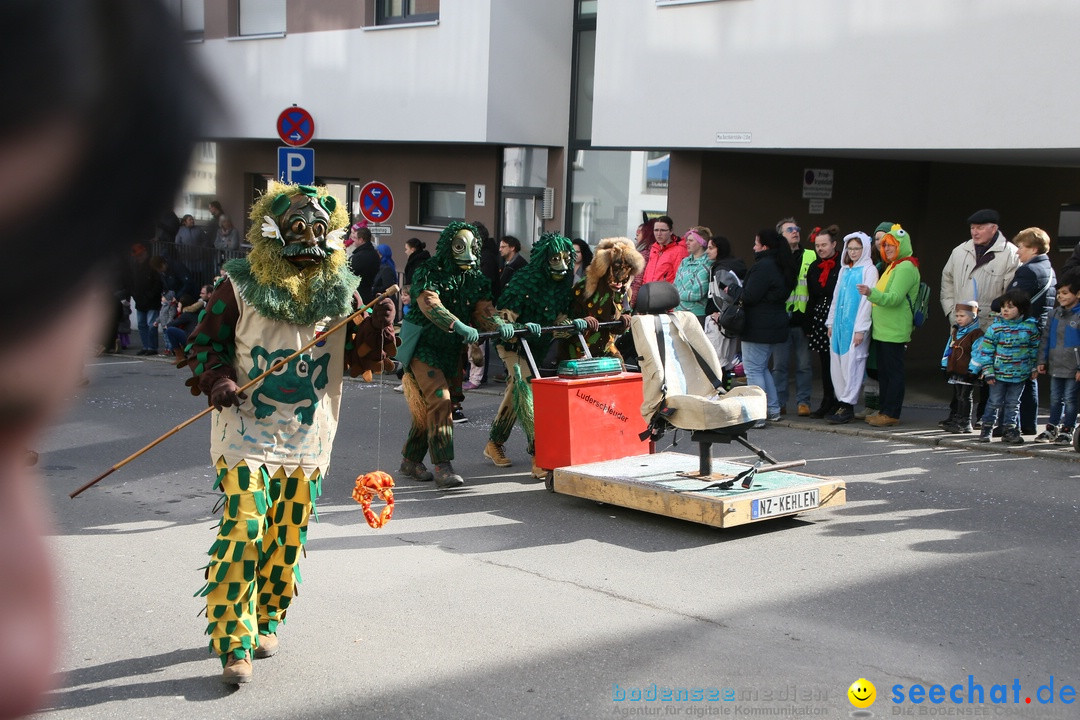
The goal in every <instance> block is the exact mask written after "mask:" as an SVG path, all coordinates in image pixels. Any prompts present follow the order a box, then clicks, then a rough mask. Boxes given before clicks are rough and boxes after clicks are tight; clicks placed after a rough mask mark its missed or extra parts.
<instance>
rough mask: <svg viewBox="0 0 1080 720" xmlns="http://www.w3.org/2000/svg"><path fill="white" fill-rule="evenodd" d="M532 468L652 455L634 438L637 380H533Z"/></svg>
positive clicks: (640, 427)
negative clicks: (533, 448)
mask: <svg viewBox="0 0 1080 720" xmlns="http://www.w3.org/2000/svg"><path fill="white" fill-rule="evenodd" d="M532 391H533V414H534V416H535V427H536V457H535V461H536V464H537V465H539V466H540V467H542V468H544V469H547V470H552V469H554V468H557V467H566V466H568V465H580V464H582V463H591V462H600V461H602V460H617V459H619V458H624V457H630V456H632V455H645V454H648V453H649V452H651V449H650V448H651V443H650V442H649V441H648V440H646V441H642V440H640V439H639V438H638V434H639V433H642V432H644V431H645V427H646V424H645V421H644V420H643V419H642V417H641V400H642V397H641V375H640V373H628V372H623V373H619V374H618V375H605V376H599V377H589V378H537V379H535V380H533V381H532Z"/></svg>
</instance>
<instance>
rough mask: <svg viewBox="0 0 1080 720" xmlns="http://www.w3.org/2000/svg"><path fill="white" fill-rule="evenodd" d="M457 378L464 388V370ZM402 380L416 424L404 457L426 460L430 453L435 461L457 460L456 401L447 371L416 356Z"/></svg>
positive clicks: (412, 426)
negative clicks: (455, 438)
mask: <svg viewBox="0 0 1080 720" xmlns="http://www.w3.org/2000/svg"><path fill="white" fill-rule="evenodd" d="M454 380H455V381H456V382H457V384H458V387H460V386H461V375H460V372H459V374H458V376H457V377H456V378H454ZM402 383H403V384H404V386H405V387H404V390H405V399H406V401H408V403H409V413H410V414H411V415H412V425H411V426H410V427H409V434H408V436H407V437H406V438H405V446H404V447H402V448H401V455H402V457H404V458H405V459H406V460H412V461H413V462H423V461H424V456H425V455H427V454H428V453H429V452H430V454H431V462H433V463H436V464H438V463H445V462H450V461H451V460H453V459H454V422H453V420H451V419H450V413H451V412H452V411H453V400H452V399H451V397H450V383H449V382H447V378H446V376H445V375H443V371H442V370H440V369H439V368H437V367H432V366H431V365H428V364H427V363H425V362H424V361H422V360H420V359H418V358H415V357H414V358H413V359H412V361H411V362H410V363H409V370H408V372H406V373H405V376H404V377H403V378H402Z"/></svg>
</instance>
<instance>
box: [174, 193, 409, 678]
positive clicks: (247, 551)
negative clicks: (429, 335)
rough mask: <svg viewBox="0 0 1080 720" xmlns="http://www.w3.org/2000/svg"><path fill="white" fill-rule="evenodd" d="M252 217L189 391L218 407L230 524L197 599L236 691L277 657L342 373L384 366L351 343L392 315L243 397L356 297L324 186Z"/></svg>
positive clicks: (354, 330)
mask: <svg viewBox="0 0 1080 720" xmlns="http://www.w3.org/2000/svg"><path fill="white" fill-rule="evenodd" d="M251 219H252V221H253V224H252V227H251V230H250V231H249V232H248V236H247V239H248V242H250V243H251V246H252V249H251V252H250V253H249V254H248V256H247V257H246V258H238V259H235V260H230V261H229V262H228V263H226V264H225V268H224V269H225V278H224V279H223V280H222V281H221V282H220V283H219V284H218V286H217V287H216V288H215V289H214V292H213V294H212V295H211V296H210V299H209V300H208V301H207V306H206V309H205V310H204V311H203V313H202V315H201V316H200V320H199V324H198V325H197V326H196V327H195V329H194V330H193V331H192V333H191V335H190V342H189V344H188V346H187V347H186V348H185V352H186V354H187V366H188V367H190V368H191V370H192V371H193V372H194V374H195V377H194V379H193V380H191V381H189V384H192V385H193V392H202V393H205V394H206V395H207V397H208V398H209V400H210V403H211V404H212V405H213V406H214V408H215V411H214V412H213V413H212V414H211V417H212V428H211V435H210V453H211V461H212V462H213V463H214V467H215V468H216V470H217V480H216V484H215V487H217V488H218V489H220V490H221V492H222V495H223V497H222V507H223V516H222V519H221V524H220V526H219V528H218V533H217V539H216V541H215V542H214V544H213V546H212V547H211V548H210V551H209V555H210V563H209V565H208V566H207V568H206V584H205V585H204V586H203V588H202V590H201V591H200V593H199V594H201V595H203V596H205V597H206V613H207V619H208V620H209V625H208V627H207V634H208V635H210V637H211V641H210V648H211V650H212V651H213V652H216V653H217V654H218V655H220V656H221V662H222V665H223V666H224V671H223V673H222V680H223V681H224V682H226V683H230V684H236V683H243V682H248V681H249V680H251V678H252V665H251V659H252V656H254V657H255V658H267V657H270V656H271V655H273V654H274V653H275V652H276V651H277V648H278V638H277V632H278V626H279V624H280V623H281V622H282V621H284V619H285V613H286V610H287V609H288V607H289V604H290V602H291V600H292V598H293V594H294V587H295V584H296V583H297V582H299V580H300V573H299V567H298V562H299V557H300V554H301V552H302V551H303V547H304V542H305V540H306V537H307V524H308V517H309V516H310V514H311V511H312V510H313V508H314V503H315V499H316V498H317V497H318V496H319V494H320V492H321V487H322V479H323V476H324V475H325V474H326V471H327V468H328V465H329V462H330V450H331V447H332V445H333V440H334V434H335V432H336V430H337V422H338V409H339V406H340V402H341V386H342V377H343V373H344V371H349V372H350V373H351V374H352V375H354V376H355V375H357V374H360V373H361V372H363V371H364V370H366V369H369V368H371V367H372V366H373V365H378V366H381V364H382V355H381V351H382V350H383V348H379V347H374V348H369V345H370V343H367V344H364V345H363V347H364V348H367V349H369V350H370V353H371V354H372V356H373V357H371V358H367V357H360V356H359V354H358V353H357V351H356V348H355V347H354V346H355V345H358V343H355V342H354V340H355V339H356V337H357V336H358V335H362V334H363V335H367V336H371V335H372V331H373V330H375V333H374V334H375V335H376V336H377V335H379V333H380V332H381V329H376V328H374V327H369V326H374V325H377V324H379V323H380V322H385V320H384V318H385V317H386V315H385V313H375V314H374V315H372V316H370V317H368V318H366V319H365V320H364V321H363V323H361V324H360V325H359V326H356V325H354V324H352V323H350V324H349V326H348V327H347V329H345V330H344V331H341V332H335V333H333V334H330V335H327V336H326V337H325V339H324V340H323V341H322V342H320V343H318V344H316V345H315V346H313V347H312V348H311V349H310V350H309V351H306V352H305V353H304V354H302V355H299V356H298V357H297V358H295V359H293V360H292V361H290V362H289V363H287V364H286V365H285V366H283V367H282V368H281V369H280V370H278V371H276V372H275V373H273V374H271V375H270V376H269V377H267V378H266V379H265V380H264V381H263V382H262V383H261V384H259V385H257V386H255V388H254V389H253V390H252V391H251V393H250V397H248V396H247V395H245V394H244V393H242V392H240V391H239V386H240V385H243V384H244V383H246V382H247V381H248V380H250V379H254V378H255V377H257V376H258V375H259V374H261V373H262V372H263V371H265V370H266V369H267V368H269V367H270V366H271V365H272V364H273V363H274V362H276V361H277V360H281V359H283V358H286V357H288V356H289V355H292V354H293V353H294V352H295V351H297V350H299V349H300V348H301V347H303V346H304V345H306V344H307V343H309V342H310V341H311V340H313V339H315V337H316V336H317V335H318V334H320V333H322V332H324V331H325V330H326V329H327V328H328V327H330V326H332V325H334V324H335V323H337V322H339V321H340V320H342V319H344V318H346V317H348V316H349V315H350V314H351V313H352V312H353V310H354V308H355V307H357V303H358V301H359V298H358V296H357V295H356V286H357V283H358V279H357V277H356V276H355V275H353V274H352V273H351V272H350V271H349V269H348V266H347V263H346V259H345V251H344V245H343V244H342V242H341V235H342V229H343V228H344V227H345V226H346V224H347V222H348V217H347V216H346V214H345V211H344V209H343V208H342V206H341V205H340V204H339V203H338V202H337V201H336V200H335V198H334V197H333V196H331V195H329V194H327V192H326V190H325V188H314V187H309V186H305V185H282V184H278V183H271V184H270V187H269V188H268V190H267V192H266V194H265V195H263V196H262V197H261V198H260V199H259V200H258V201H257V202H256V203H255V205H254V206H253V207H252V210H251ZM364 300H371V298H365V299H364ZM382 302H383V304H385V303H389V302H391V301H390V300H389V299H387V300H383V301H382ZM375 355H378V356H379V357H378V358H375V357H374V356H375Z"/></svg>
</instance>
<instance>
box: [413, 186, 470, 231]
mask: <svg viewBox="0 0 1080 720" xmlns="http://www.w3.org/2000/svg"><path fill="white" fill-rule="evenodd" d="M413 189H414V192H415V195H416V199H417V202H416V204H415V205H414V207H416V209H417V217H416V220H417V225H425V226H428V227H443V226H444V225H447V224H448V223H452V222H454V221H455V220H464V219H465V186H464V185H450V184H446V183H413Z"/></svg>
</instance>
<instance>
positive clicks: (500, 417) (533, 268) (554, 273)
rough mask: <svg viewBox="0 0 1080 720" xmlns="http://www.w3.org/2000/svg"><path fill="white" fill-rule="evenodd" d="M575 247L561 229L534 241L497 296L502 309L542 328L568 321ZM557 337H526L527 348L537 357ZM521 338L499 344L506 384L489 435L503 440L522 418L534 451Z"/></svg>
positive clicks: (510, 319) (519, 321) (515, 319)
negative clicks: (526, 262) (562, 233)
mask: <svg viewBox="0 0 1080 720" xmlns="http://www.w3.org/2000/svg"><path fill="white" fill-rule="evenodd" d="M573 251H574V246H573V244H572V243H571V242H570V240H569V239H567V238H566V237H563V236H562V235H560V234H559V233H545V234H544V235H542V236H541V237H540V240H538V241H537V243H536V244H535V245H533V248H532V253H531V254H530V256H529V263H528V265H526V266H525V267H523V268H521V269H520V270H518V271H517V272H515V273H514V275H513V277H512V278H510V283H509V284H508V285H507V286H506V288H505V289H504V290H503V291H502V294H501V295H500V296H499V314H500V315H501V316H502V318H503V319H504V320H505V321H507V322H512V323H514V324H515V325H523V324H525V323H536V324H537V325H540V326H541V327H548V326H551V325H556V324H559V325H561V324H569V321H568V319H567V310H568V309H569V307H570V297H571V291H572V290H573V276H572V274H571V272H570V268H571V264H570V263H571V258H572V257H573ZM552 339H553V336H552V335H550V334H548V335H541V336H540V337H538V338H528V339H527V342H528V343H529V348H530V349H531V350H532V353H533V357H534V358H535V359H536V361H537V362H540V361H541V360H543V358H544V356H545V355H546V354H547V351H548V348H549V346H550V345H551V342H552ZM519 350H520V343H519V342H518V341H517V340H516V339H515V340H511V341H509V342H504V343H501V344H500V345H499V355H500V356H501V357H502V358H503V362H505V363H506V367H507V370H508V371H509V372H508V374H507V381H506V382H507V384H506V392H505V394H504V395H503V401H502V404H500V405H499V410H498V412H496V414H495V420H494V422H493V423H492V425H491V433H490V435H489V436H488V437H489V439H490V440H491V441H492V442H494V443H497V444H499V445H502V444H503V443H504V442H506V440H507V439H508V438H509V437H510V431H511V430H513V427H514V422H515V421H520V422H521V426H522V429H523V430H524V431H525V436H526V438H527V439H528V449H529V453H530V454H531V453H532V452H533V423H532V418H533V398H532V389H531V387H530V386H529V382H528V376H529V375H530V374H531V373H530V371H529V370H528V368H527V367H525V368H524V370H523V369H522V364H521V362H520V357H519V355H518V353H519Z"/></svg>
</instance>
